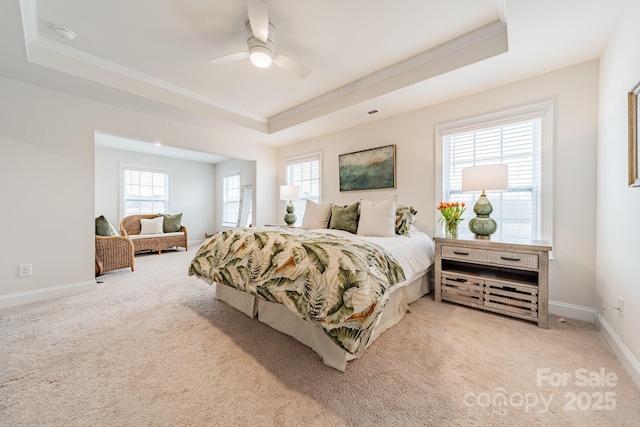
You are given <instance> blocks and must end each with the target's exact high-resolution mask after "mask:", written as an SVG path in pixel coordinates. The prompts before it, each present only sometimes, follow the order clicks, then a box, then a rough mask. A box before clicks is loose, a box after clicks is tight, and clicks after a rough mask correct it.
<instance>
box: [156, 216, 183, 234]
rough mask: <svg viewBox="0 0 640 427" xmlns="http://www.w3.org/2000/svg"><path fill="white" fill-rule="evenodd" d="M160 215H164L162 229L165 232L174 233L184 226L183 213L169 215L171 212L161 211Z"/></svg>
mask: <svg viewBox="0 0 640 427" xmlns="http://www.w3.org/2000/svg"><path fill="white" fill-rule="evenodd" d="M158 216H162V217H164V223H163V225H162V231H163V232H165V233H174V232H176V231H180V228H181V227H182V214H181V213H179V214H175V215H169V214H161V213H159V214H158Z"/></svg>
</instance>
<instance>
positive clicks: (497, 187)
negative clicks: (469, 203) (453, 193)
mask: <svg viewBox="0 0 640 427" xmlns="http://www.w3.org/2000/svg"><path fill="white" fill-rule="evenodd" d="M508 189H509V166H507V165H503V164H496V165H482V166H472V167H469V168H464V169H462V191H463V192H473V191H504V190H508Z"/></svg>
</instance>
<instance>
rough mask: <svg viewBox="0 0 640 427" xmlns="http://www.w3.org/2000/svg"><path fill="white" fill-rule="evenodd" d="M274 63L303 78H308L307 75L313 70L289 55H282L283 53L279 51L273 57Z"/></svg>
mask: <svg viewBox="0 0 640 427" xmlns="http://www.w3.org/2000/svg"><path fill="white" fill-rule="evenodd" d="M273 63H274V64H276V65H277V66H278V67H280V68H282V69H283V70H285V71H288V72H290V73H292V74H295V75H296V76H298V77H300V78H301V79H305V78H307V76H308V75H309V73H310V72H311V70H309V69H308V68H307V67H305V66H304V65H302V64H301V63H299V62H298V61H295V60H293V59H291V58H289V57H288V56H285V55H282V54H281V53H278V54H276V55H275V56H274V57H273Z"/></svg>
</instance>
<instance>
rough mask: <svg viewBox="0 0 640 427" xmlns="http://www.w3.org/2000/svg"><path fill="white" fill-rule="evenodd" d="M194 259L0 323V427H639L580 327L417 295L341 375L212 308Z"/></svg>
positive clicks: (0, 316)
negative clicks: (545, 324) (191, 272)
mask: <svg viewBox="0 0 640 427" xmlns="http://www.w3.org/2000/svg"><path fill="white" fill-rule="evenodd" d="M194 253H195V251H190V252H165V253H163V254H162V255H144V256H138V257H136V271H135V272H133V273H132V272H130V271H128V270H120V271H117V272H110V273H108V274H106V275H105V276H102V277H101V278H100V280H102V281H103V282H104V283H103V284H100V285H99V287H98V290H97V291H95V292H90V293H86V294H82V295H78V296H74V297H70V298H64V299H59V300H54V301H49V302H44V303H37V304H30V305H26V306H22V307H13V308H8V309H2V310H0V370H1V371H0V425H2V426H34V425H46V426H112V425H113V426H139V425H148V426H192V425H193V426H207V425H211V426H235V425H238V426H244V425H247V426H303V425H304V426H430V425H434V426H436V425H437V426H468V425H476V426H519V425H526V426H530V425H545V426H584V425H591V426H637V425H639V424H640V391H639V390H638V389H637V388H636V387H635V385H634V384H633V383H632V381H631V380H630V378H629V376H628V375H627V373H626V372H625V370H624V368H623V367H622V366H621V364H620V363H619V362H618V360H617V359H616V358H615V356H614V355H613V353H612V352H611V350H610V349H609V348H608V347H607V345H606V343H605V342H604V340H603V338H602V337H601V336H600V334H599V333H598V332H597V331H596V329H595V328H594V327H593V326H592V325H584V324H580V325H581V326H579V327H574V326H571V325H569V324H566V323H558V322H557V321H556V320H557V319H556V318H552V319H551V322H550V323H551V327H550V329H549V330H543V329H539V328H537V327H536V326H535V325H533V324H530V323H527V322H523V321H519V320H514V319H509V318H504V317H501V316H498V315H493V314H490V313H485V312H480V311H476V310H472V309H468V308H465V307H460V306H455V305H451V304H436V303H435V302H434V301H433V299H432V297H424V298H422V299H421V300H419V301H418V302H416V303H415V304H413V305H412V312H411V313H409V314H408V315H407V316H406V317H405V318H404V319H403V320H402V321H401V322H400V323H399V324H398V325H396V326H394V327H393V328H392V329H390V330H389V331H387V332H385V333H384V334H383V335H382V336H381V337H380V338H378V340H377V341H376V342H375V343H373V345H372V346H371V347H370V348H369V349H368V350H367V352H365V354H364V356H363V357H362V359H360V360H356V361H353V362H351V363H350V364H349V365H348V366H347V371H346V373H341V372H338V371H336V370H334V369H332V368H329V367H326V366H325V365H323V364H322V362H321V361H320V359H319V358H318V356H317V355H316V354H315V353H314V352H313V351H312V350H310V349H309V348H307V347H305V346H303V345H302V344H300V343H298V342H297V341H295V340H293V339H292V338H289V337H287V336H285V335H282V334H280V333H279V332H276V331H274V330H272V329H270V328H269V327H267V326H265V325H263V324H261V323H259V322H258V321H257V320H255V319H250V318H248V317H247V316H245V315H244V314H242V313H240V312H238V311H236V310H234V309H233V308H231V307H229V306H228V305H226V304H224V303H222V302H219V301H216V299H215V298H214V288H213V287H211V286H209V285H208V284H206V283H204V282H202V281H200V280H198V279H195V278H191V277H188V276H187V275H186V270H187V265H188V263H189V261H190V259H191V256H192V255H193V254H194ZM572 323H574V322H572ZM575 323H576V324H579V323H578V322H577V321H576V322H575ZM601 372H604V375H603V377H604V378H601ZM563 375H564V376H565V377H566V376H570V377H569V378H567V381H566V382H564V383H563V382H562V381H558V382H555V381H556V380H558V379H561V378H562V376H563ZM613 376H615V377H616V378H615V380H614V379H613ZM583 377H586V378H587V379H589V380H590V381H591V386H588V385H583V382H584V381H583Z"/></svg>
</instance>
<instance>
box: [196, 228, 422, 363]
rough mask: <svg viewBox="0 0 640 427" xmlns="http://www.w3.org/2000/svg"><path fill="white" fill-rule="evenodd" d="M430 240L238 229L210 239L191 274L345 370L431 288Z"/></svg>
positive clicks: (414, 235) (417, 235) (415, 235)
mask: <svg viewBox="0 0 640 427" xmlns="http://www.w3.org/2000/svg"><path fill="white" fill-rule="evenodd" d="M433 259H434V244H433V241H432V240H431V239H430V238H429V237H428V236H427V235H426V234H425V233H422V232H420V231H418V230H417V229H416V228H415V227H411V230H410V231H407V232H406V233H405V234H404V235H396V236H395V237H372V236H360V235H357V234H354V233H351V232H348V231H344V230H336V229H311V230H308V229H296V228H287V227H257V228H233V229H229V230H225V231H222V232H219V233H216V234H215V235H214V236H212V237H210V238H209V239H207V240H206V241H205V242H204V243H203V244H202V246H201V247H200V248H199V250H198V251H197V253H196V254H195V256H194V258H193V260H192V262H191V264H190V266H189V275H195V276H197V277H199V278H201V279H203V280H204V281H206V282H208V283H210V284H216V298H217V299H219V300H222V301H224V302H226V303H227V304H229V305H231V306H232V307H234V308H236V309H238V310H240V311H242V312H243V313H245V314H246V315H248V316H249V317H252V318H257V319H258V320H259V321H261V322H263V323H265V324H267V325H269V326H271V327H272V328H274V329H276V330H278V331H280V332H283V333H285V334H288V335H290V336H292V337H293V338H295V339H297V340H298V341H300V342H302V343H303V344H305V345H307V346H309V347H311V348H312V349H313V350H314V351H315V352H316V353H318V354H319V355H320V356H321V358H322V360H323V362H324V363H325V364H326V365H328V366H331V367H333V368H336V369H338V370H340V371H345V369H346V365H347V362H348V361H349V360H353V359H356V358H359V357H361V356H362V354H363V353H364V351H365V349H366V348H367V347H368V346H369V345H370V344H371V343H372V342H373V341H374V340H375V338H376V337H378V336H379V335H380V334H381V333H382V332H384V331H385V330H386V329H388V328H389V327H391V326H393V325H394V324H396V323H397V322H398V321H400V319H402V317H403V316H404V314H405V313H406V312H407V311H408V310H409V304H410V303H412V302H414V301H416V300H417V299H418V298H420V297H422V296H423V295H425V294H426V293H428V292H429V290H430V288H429V271H430V269H431V266H432V264H433Z"/></svg>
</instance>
